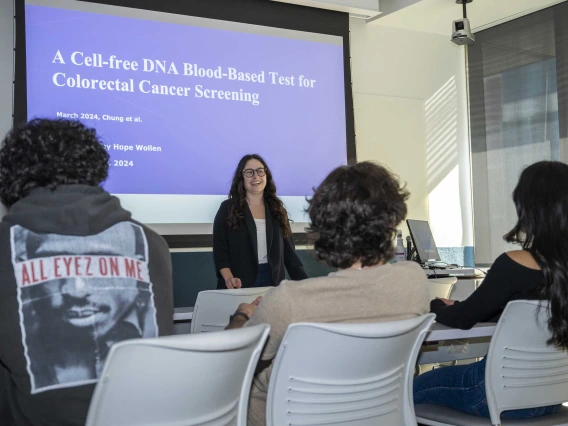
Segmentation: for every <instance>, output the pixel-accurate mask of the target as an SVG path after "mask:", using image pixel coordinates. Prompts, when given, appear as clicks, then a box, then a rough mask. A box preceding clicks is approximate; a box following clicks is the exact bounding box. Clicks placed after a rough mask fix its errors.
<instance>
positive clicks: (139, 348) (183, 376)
mask: <svg viewBox="0 0 568 426" xmlns="http://www.w3.org/2000/svg"><path fill="white" fill-rule="evenodd" d="M269 331H270V326H268V325H266V324H261V325H258V326H254V327H247V328H242V329H238V330H227V331H221V332H217V333H205V334H198V335H193V334H186V335H182V336H169V337H160V338H155V339H132V340H126V341H124V342H120V343H117V344H115V345H114V346H112V348H111V350H110V353H109V355H108V358H107V360H106V363H105V366H104V369H103V372H102V374H101V377H100V379H99V382H98V384H97V386H96V388H95V392H94V394H93V399H92V401H91V406H90V408H89V414H88V417H87V426H150V425H151V426H158V425H159V426H178V425H185V426H198V425H203V426H205V425H206V426H211V425H228V424H231V425H237V426H245V425H246V417H247V406H248V400H249V392H250V386H251V382H252V378H253V374H254V371H255V368H256V364H257V362H258V358H259V356H260V353H261V351H262V348H263V346H264V343H265V342H266V339H267V338H268V333H269Z"/></svg>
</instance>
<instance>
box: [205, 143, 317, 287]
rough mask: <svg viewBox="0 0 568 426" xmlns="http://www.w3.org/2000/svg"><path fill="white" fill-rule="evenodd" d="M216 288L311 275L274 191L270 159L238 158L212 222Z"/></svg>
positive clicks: (270, 283)
mask: <svg viewBox="0 0 568 426" xmlns="http://www.w3.org/2000/svg"><path fill="white" fill-rule="evenodd" d="M213 256H214V259H215V270H216V273H217V278H218V283H217V288H219V289H223V288H241V287H266V286H276V285H278V284H280V282H281V281H282V280H283V279H284V278H285V272H284V268H286V270H288V274H289V275H290V278H291V279H292V280H303V279H304V278H308V276H307V275H306V272H305V271H304V267H303V265H302V262H301V261H300V259H299V258H298V256H297V254H296V250H295V249H294V241H293V240H292V231H291V229H290V222H289V219H288V213H287V212H286V209H285V208H284V204H283V203H282V201H281V200H280V199H279V198H278V197H277V196H276V185H275V184H274V180H273V179H272V173H270V169H269V168H268V167H267V165H266V162H265V161H264V160H263V159H262V158H261V157H260V156H259V155H256V154H251V155H245V156H244V157H243V158H241V161H239V164H238V166H237V169H236V170H235V175H234V177H233V183H232V185H231V191H230V193H229V199H228V200H225V201H223V203H221V207H219V211H218V212H217V215H216V216H215V222H214V225H213Z"/></svg>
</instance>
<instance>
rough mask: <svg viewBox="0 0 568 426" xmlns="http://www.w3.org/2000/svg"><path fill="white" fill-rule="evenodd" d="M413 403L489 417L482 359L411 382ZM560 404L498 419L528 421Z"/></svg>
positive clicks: (440, 370)
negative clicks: (434, 405) (412, 385)
mask: <svg viewBox="0 0 568 426" xmlns="http://www.w3.org/2000/svg"><path fill="white" fill-rule="evenodd" d="M414 404H436V405H443V406H446V407H449V408H453V409H454V410H458V411H461V412H463V413H467V414H471V415H474V416H479V417H487V418H488V417H489V408H488V407H487V397H486V395H485V358H484V359H483V360H481V361H479V362H474V363H472V364H468V365H457V366H454V367H442V368H438V369H436V370H432V371H428V372H427V373H424V374H421V375H420V376H418V377H416V378H415V379H414ZM560 407H561V406H560V405H550V406H548V407H541V408H526V409H522V410H510V411H504V412H503V413H501V418H502V419H530V418H532V417H540V416H545V415H547V414H553V413H556V412H558V410H560Z"/></svg>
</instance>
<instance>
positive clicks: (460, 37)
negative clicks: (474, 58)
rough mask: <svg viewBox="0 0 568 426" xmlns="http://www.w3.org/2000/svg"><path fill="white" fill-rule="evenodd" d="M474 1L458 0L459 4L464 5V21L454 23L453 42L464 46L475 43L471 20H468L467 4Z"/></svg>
mask: <svg viewBox="0 0 568 426" xmlns="http://www.w3.org/2000/svg"><path fill="white" fill-rule="evenodd" d="M472 1H473V0H456V3H457V4H461V5H463V19H458V20H457V21H454V22H452V42H453V43H455V44H457V45H459V46H463V45H464V44H472V43H474V42H475V36H474V35H473V33H472V32H471V26H470V24H469V19H467V6H466V5H467V3H471V2H472Z"/></svg>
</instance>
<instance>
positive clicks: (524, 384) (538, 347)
mask: <svg viewBox="0 0 568 426" xmlns="http://www.w3.org/2000/svg"><path fill="white" fill-rule="evenodd" d="M540 303H543V302H539V301H534V300H517V301H514V302H510V303H509V304H508V305H507V307H506V308H505V311H504V312H503V314H502V315H501V318H500V320H499V323H498V324H497V327H496V329H495V334H494V335H493V338H492V339H491V343H490V345H489V352H488V354H487V367H486V370H485V389H486V392H487V404H488V406H489V414H490V416H491V421H492V424H500V421H499V418H500V414H501V412H503V411H506V410H514V409H520V408H533V407H544V406H548V405H553V404H560V403H563V402H565V401H566V400H567V399H566V398H568V353H567V352H566V351H561V350H558V349H556V348H554V347H551V346H548V345H547V344H546V341H547V340H548V339H549V338H550V333H549V331H548V328H547V321H548V318H549V311H548V304H547V303H544V304H543V306H542V308H541V309H540V310H539V304H540ZM537 313H538V316H537Z"/></svg>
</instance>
